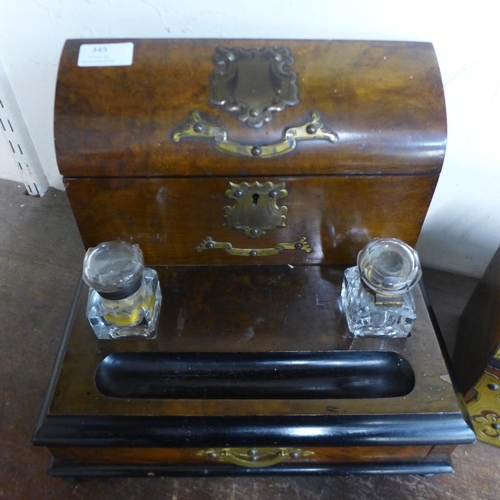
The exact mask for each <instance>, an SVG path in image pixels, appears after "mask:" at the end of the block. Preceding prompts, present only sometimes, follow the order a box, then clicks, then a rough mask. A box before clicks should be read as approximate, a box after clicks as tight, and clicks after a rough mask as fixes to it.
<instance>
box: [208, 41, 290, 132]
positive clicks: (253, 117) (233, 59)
mask: <svg viewBox="0 0 500 500" xmlns="http://www.w3.org/2000/svg"><path fill="white" fill-rule="evenodd" d="M215 62H216V64H217V65H218V66H219V68H220V70H216V71H214V72H213V73H212V75H211V77H210V89H211V96H210V97H211V98H210V102H211V103H212V104H216V105H219V106H224V108H226V109H227V110H228V111H231V112H234V113H236V114H237V116H238V120H240V121H241V122H243V123H246V124H247V125H248V126H249V127H251V128H260V127H262V126H263V125H264V124H265V123H268V122H270V121H271V120H272V118H273V115H272V114H273V112H275V111H283V110H284V109H285V107H286V106H294V105H295V104H297V103H298V102H299V100H298V98H297V83H296V81H297V74H296V73H295V72H294V71H291V70H290V69H288V68H289V67H290V66H291V65H292V64H293V62H294V60H293V57H292V56H291V55H290V53H289V51H288V49H287V48H286V47H282V48H278V49H270V48H264V49H260V50H244V49H241V48H235V49H226V48H224V47H218V48H217V50H216V54H215Z"/></svg>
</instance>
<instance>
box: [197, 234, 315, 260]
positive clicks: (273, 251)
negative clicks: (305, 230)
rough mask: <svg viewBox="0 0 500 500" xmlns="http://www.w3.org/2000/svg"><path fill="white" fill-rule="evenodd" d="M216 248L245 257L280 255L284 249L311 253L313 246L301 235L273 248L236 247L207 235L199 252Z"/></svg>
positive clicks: (200, 245)
mask: <svg viewBox="0 0 500 500" xmlns="http://www.w3.org/2000/svg"><path fill="white" fill-rule="evenodd" d="M214 248H222V249H223V250H225V251H226V252H227V253H228V254H230V255H241V256H244V257H266V256H268V255H278V254H280V253H282V252H283V250H302V251H303V252H306V253H310V252H312V248H311V246H310V245H309V243H307V239H306V237H305V236H301V237H300V238H299V239H298V240H297V241H291V242H289V243H278V244H277V245H276V246H274V247H271V248H234V247H233V245H232V244H231V243H228V242H227V241H214V240H213V239H212V238H211V237H210V236H207V237H206V238H205V239H204V240H203V241H202V242H201V243H200V244H199V245H198V246H197V247H196V251H197V252H203V251H205V250H212V249H214Z"/></svg>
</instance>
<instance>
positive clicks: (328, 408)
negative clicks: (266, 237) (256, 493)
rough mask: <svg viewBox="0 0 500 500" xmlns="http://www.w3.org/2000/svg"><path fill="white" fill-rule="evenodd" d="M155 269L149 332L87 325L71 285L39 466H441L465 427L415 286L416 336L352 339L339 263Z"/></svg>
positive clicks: (191, 469) (336, 469) (119, 471)
mask: <svg viewBox="0 0 500 500" xmlns="http://www.w3.org/2000/svg"><path fill="white" fill-rule="evenodd" d="M158 272H159V274H160V282H161V284H162V292H163V295H164V306H163V309H162V314H161V318H160V325H159V332H158V336H157V339H156V340H132V339H130V340H117V341H99V340H98V339H96V337H95V336H94V334H93V332H92V330H91V328H90V325H89V324H88V322H87V319H86V317H85V306H86V287H85V286H80V287H79V289H78V293H77V297H76V299H75V304H74V310H73V311H72V313H71V317H70V319H69V322H68V328H67V331H66V334H65V337H64V340H63V343H62V346H61V352H60V355H59V357H58V361H57V363H56V366H55V369H54V374H53V379H52V382H51V387H50V390H49V392H48V395H47V400H46V402H45V404H44V409H43V411H42V415H41V418H40V422H39V427H38V429H37V432H36V435H35V438H34V443H35V444H36V445H41V446H46V447H47V448H48V449H49V451H50V453H51V454H52V456H53V459H52V462H51V466H50V469H49V474H51V475H55V476H63V477H68V476H71V477H80V476H102V475H107V476H108V475H109V476H125V475H126V476H128V475H133V476H148V475H149V476H151V475H236V474H296V473H297V474H344V473H349V474H381V473H409V474H435V473H444V472H451V471H452V465H451V462H450V453H451V451H452V450H453V449H454V448H455V446H456V445H458V444H463V443H470V442H472V441H473V440H474V435H473V432H472V431H471V429H470V427H469V425H468V424H467V423H466V420H465V419H464V415H463V414H462V410H461V407H460V405H459V402H458V400H457V397H456V395H455V391H454V388H453V386H452V384H451V382H450V379H449V375H448V371H447V369H446V365H445V362H444V361H443V357H442V354H441V349H440V345H439V342H438V340H437V338H436V333H435V331H434V327H433V324H432V322H431V319H430V316H429V313H428V311H427V308H426V304H425V302H424V298H423V296H422V293H421V292H420V290H417V292H416V299H417V304H418V320H417V322H416V324H415V327H414V329H413V331H412V334H411V336H410V337H408V338H407V339H375V338H370V339H366V338H365V339H353V338H351V337H350V336H349V335H348V332H347V329H346V324H345V320H344V318H343V316H342V314H341V312H340V311H339V308H338V297H339V291H340V283H341V277H342V272H341V270H340V269H338V268H331V267H320V266H301V267H295V268H293V269H292V268H290V267H288V266H270V267H269V266H258V267H247V266H244V267H242V266H238V267H202V268H200V267H161V268H158ZM130 355H132V361H131V360H130V359H127V356H130ZM206 355H209V358H208V359H209V360H210V362H209V363H207V357H206ZM134 356H135V358H134ZM137 356H138V358H137ZM204 356H205V357H204ZM141 357H142V358H143V359H141ZM182 361H185V363H184V364H183V363H182ZM152 362H153V363H154V364H153V366H154V368H151V363H152ZM203 363H205V364H203ZM301 366H302V368H301ZM304 366H305V368H303V367H304ZM290 367H292V369H290ZM191 370H192V371H193V372H194V375H192V376H191V374H190V371H191ZM214 373H215V375H214ZM221 373H222V376H221V375H220V374H221ZM293 374H295V375H293ZM283 377H294V380H293V381H292V383H289V382H290V381H289V380H287V378H284V379H283ZM97 386H99V389H100V390H99V389H98V387H97ZM193 391H194V392H193ZM196 391H198V392H196ZM103 392H105V393H107V394H108V395H107V396H106V395H104V394H103Z"/></svg>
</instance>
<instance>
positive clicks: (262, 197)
mask: <svg viewBox="0 0 500 500" xmlns="http://www.w3.org/2000/svg"><path fill="white" fill-rule="evenodd" d="M225 194H226V196H227V197H228V198H231V199H233V200H234V205H232V206H229V205H228V206H225V207H224V214H225V215H224V218H225V223H226V226H229V227H232V228H234V229H236V230H237V231H240V232H242V233H243V234H244V235H246V236H248V237H250V238H260V237H261V236H263V235H265V234H266V231H269V230H271V229H275V228H277V227H284V226H286V214H287V212H288V208H287V207H286V206H283V205H282V206H279V205H278V203H277V202H278V201H279V200H280V199H283V198H286V197H287V196H288V191H287V190H286V189H285V183H284V182H281V183H279V184H273V183H272V182H265V183H261V182H254V183H252V184H250V183H248V182H243V183H241V184H235V183H233V182H230V183H229V189H227V191H226V193H225Z"/></svg>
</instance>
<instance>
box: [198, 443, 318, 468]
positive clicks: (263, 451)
mask: <svg viewBox="0 0 500 500" xmlns="http://www.w3.org/2000/svg"><path fill="white" fill-rule="evenodd" d="M196 455H197V456H199V457H206V458H211V459H213V460H217V461H218V462H227V463H230V464H233V465H239V466H240V467H270V466H272V465H276V464H279V463H281V462H285V461H286V460H291V459H294V458H302V457H308V456H311V455H314V452H313V451H307V450H301V449H299V448H251V449H248V448H210V449H208V450H200V451H197V452H196Z"/></svg>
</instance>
